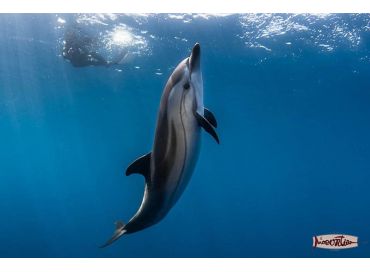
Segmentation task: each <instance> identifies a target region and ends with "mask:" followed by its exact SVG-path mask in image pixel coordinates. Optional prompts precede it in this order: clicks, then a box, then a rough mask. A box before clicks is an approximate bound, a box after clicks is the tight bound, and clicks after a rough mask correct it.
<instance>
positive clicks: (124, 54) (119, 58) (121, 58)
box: [110, 50, 129, 65]
mask: <svg viewBox="0 0 370 272" xmlns="http://www.w3.org/2000/svg"><path fill="white" fill-rule="evenodd" d="M128 55H129V53H128V52H127V50H123V51H122V52H121V53H120V54H119V55H118V56H117V57H116V58H115V59H114V60H112V62H111V63H110V65H113V64H122V63H123V62H124V61H125V59H126V58H127V57H128Z"/></svg>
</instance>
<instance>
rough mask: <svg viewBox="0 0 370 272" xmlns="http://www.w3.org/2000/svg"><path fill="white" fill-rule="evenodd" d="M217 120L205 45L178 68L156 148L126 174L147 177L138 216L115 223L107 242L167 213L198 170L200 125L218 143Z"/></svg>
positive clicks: (167, 94) (163, 103)
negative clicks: (210, 103) (207, 95)
mask: <svg viewBox="0 0 370 272" xmlns="http://www.w3.org/2000/svg"><path fill="white" fill-rule="evenodd" d="M215 127H217V121H216V118H215V117H214V115H213V114H212V112H210V111H209V110H207V109H206V108H204V106H203V80H202V72H201V69H200V45H199V44H198V43H196V44H195V46H194V47H193V50H192V52H191V55H190V57H188V58H186V59H184V60H183V61H182V62H180V64H179V65H178V66H177V67H176V69H175V71H174V72H173V73H172V75H171V76H170V78H169V79H168V81H167V84H166V86H165V88H164V91H163V94H162V98H161V102H160V108H159V113H158V119H157V127H156V132H155V139H154V145H153V151H152V152H150V153H148V154H146V155H144V156H142V157H140V158H138V159H137V160H136V161H134V162H133V163H132V164H131V165H130V166H129V167H128V168H127V170H126V176H129V175H131V174H141V175H143V176H144V177H145V191H144V197H143V200H142V203H141V205H140V208H139V210H138V211H137V212H136V214H135V215H134V216H133V217H132V218H131V219H130V221H129V222H128V223H127V224H124V223H122V222H120V221H118V222H116V230H115V232H114V234H113V237H112V238H111V239H109V240H108V241H107V242H106V243H105V244H104V245H103V246H102V247H105V246H108V245H110V244H111V243H113V242H114V241H116V240H117V239H118V238H120V237H121V236H122V235H123V234H129V233H133V232H137V231H140V230H142V229H145V228H148V227H150V226H152V225H154V224H156V223H158V222H159V221H160V220H161V219H163V218H164V217H165V215H166V214H167V213H168V212H169V211H170V209H171V208H172V207H173V206H174V205H175V203H176V201H177V200H178V199H179V197H180V196H181V194H182V192H183V191H184V189H185V187H186V185H187V184H188V182H189V179H190V177H191V175H192V173H193V170H194V167H195V164H196V161H197V159H198V153H199V148H200V129H201V128H203V129H204V130H205V131H206V132H208V133H209V134H211V135H212V137H213V138H214V139H215V140H216V142H217V143H219V139H218V136H217V134H216V132H215V129H214V128H215Z"/></svg>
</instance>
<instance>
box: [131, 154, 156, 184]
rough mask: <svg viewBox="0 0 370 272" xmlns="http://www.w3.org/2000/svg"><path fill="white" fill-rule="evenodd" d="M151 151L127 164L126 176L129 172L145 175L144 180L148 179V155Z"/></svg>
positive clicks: (149, 155)
mask: <svg viewBox="0 0 370 272" xmlns="http://www.w3.org/2000/svg"><path fill="white" fill-rule="evenodd" d="M151 154H152V153H151V152H150V153H148V154H145V155H144V156H142V157H140V158H138V159H137V160H135V161H134V162H133V163H131V164H130V165H129V167H127V169H126V176H129V175H131V174H141V175H143V176H144V177H145V180H147V181H148V180H150V157H151Z"/></svg>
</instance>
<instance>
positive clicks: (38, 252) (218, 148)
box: [0, 14, 370, 257]
mask: <svg viewBox="0 0 370 272" xmlns="http://www.w3.org/2000/svg"><path fill="white" fill-rule="evenodd" d="M369 19H370V15H369V14H234V15H222V16H221V15H218V16H216V15H209V14H185V15H183V14H160V15H158V14H157V15H156V14H136V15H115V14H78V15H76V14H68V15H67V14H59V15H57V14H43V15H41V14H39V15H37V14H28V15H25V14H23V15H21V14H18V15H17V14H11V15H10V14H2V15H0V29H1V31H0V41H1V43H0V214H1V218H2V220H1V224H0V257H369V256H370V244H369V242H368V241H370V231H369V230H370V217H369V214H370V198H369V192H370V167H369V165H370V144H369V139H370V106H369V105H370V77H369V75H370V43H369V42H370V23H369V21H370V20H369ZM76 25H78V26H79V27H80V28H82V29H84V31H86V33H88V35H92V36H94V37H95V38H96V39H98V40H99V46H98V50H100V52H101V54H102V55H104V56H105V57H106V58H107V59H109V58H111V59H113V58H114V57H115V55H116V54H117V52H119V51H120V50H122V49H125V50H127V51H128V55H127V58H126V59H125V60H124V61H123V62H122V63H121V64H119V65H116V66H111V67H108V68H107V67H92V66H90V67H83V68H75V67H73V66H72V65H71V64H70V63H69V62H68V61H66V60H65V59H63V57H62V56H61V48H62V46H63V39H64V33H65V31H66V29H67V28H69V27H75V26H76ZM195 42H199V43H200V44H201V48H202V60H201V63H202V71H203V80H204V95H205V97H204V103H205V105H206V106H207V107H208V108H209V109H211V110H212V111H213V112H214V113H215V115H216V117H217V119H218V123H219V127H218V133H219V136H220V139H221V144H220V145H217V144H216V143H215V142H214V140H213V139H212V138H211V137H210V136H209V135H207V134H206V133H203V136H202V148H201V152H200V157H199V160H198V163H197V166H196V169H195V171H194V174H193V176H192V179H191V181H190V183H189V186H188V187H187V189H186V191H185V192H184V194H183V195H182V197H181V198H180V200H179V201H178V203H177V204H176V206H175V207H174V208H173V209H172V210H171V212H170V213H169V214H168V216H167V217H166V218H165V219H164V220H163V221H161V222H160V223H159V224H157V225H155V226H153V227H151V228H149V229H146V230H143V231H141V232H138V233H135V234H131V235H127V236H123V237H122V238H121V239H120V240H119V241H117V242H116V243H114V244H113V245H111V246H110V247H108V248H105V249H100V248H98V246H100V245H101V244H102V243H104V242H105V241H106V240H107V239H108V238H109V237H110V236H111V235H112V233H113V230H114V224H113V223H114V222H115V221H116V220H123V221H125V222H127V221H128V219H130V217H131V216H132V215H133V214H134V213H135V212H136V210H137V208H138V207H139V204H140V202H141V199H142V196H143V188H144V180H143V178H142V177H141V176H138V175H134V176H130V177H126V176H125V175H124V171H125V169H126V167H127V166H128V165H129V164H130V163H131V162H132V161H133V160H134V159H135V158H137V157H138V156H140V155H142V154H145V153H147V152H148V151H150V150H151V146H152V142H153V137H154V130H155V123H156V114H157V110H158V106H159V100H160V97H161V93H162V90H163V87H164V85H165V83H166V81H167V79H168V77H169V75H170V74H171V72H172V70H173V69H174V67H175V66H176V65H177V64H178V62H179V61H180V60H182V59H183V58H185V57H187V56H188V55H189V53H190V50H191V48H192V46H193V45H194V43H195ZM330 233H340V234H341V233H343V234H349V235H355V236H358V237H359V247H357V248H354V249H346V250H323V249H313V248H312V237H313V236H314V235H320V234H330Z"/></svg>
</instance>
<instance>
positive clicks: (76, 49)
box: [63, 29, 127, 67]
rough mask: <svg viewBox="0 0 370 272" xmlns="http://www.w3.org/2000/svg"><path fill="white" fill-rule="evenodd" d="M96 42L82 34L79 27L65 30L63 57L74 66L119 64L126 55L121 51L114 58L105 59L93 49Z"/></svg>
mask: <svg viewBox="0 0 370 272" xmlns="http://www.w3.org/2000/svg"><path fill="white" fill-rule="evenodd" d="M94 45H95V46H96V42H95V41H94V39H93V38H91V37H89V36H87V35H84V34H82V32H81V31H80V30H79V29H73V30H69V31H66V33H65V37H64V45H63V58H65V59H66V60H69V62H70V63H71V64H72V65H73V66H74V67H86V66H106V67H109V66H111V65H114V64H119V63H120V62H121V61H122V60H123V59H124V58H125V56H126V55H127V52H126V51H124V52H122V53H121V54H120V55H119V56H118V57H117V59H116V60H113V61H107V60H106V59H105V58H104V57H103V56H101V55H100V54H99V53H97V52H96V51H95V50H94Z"/></svg>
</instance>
